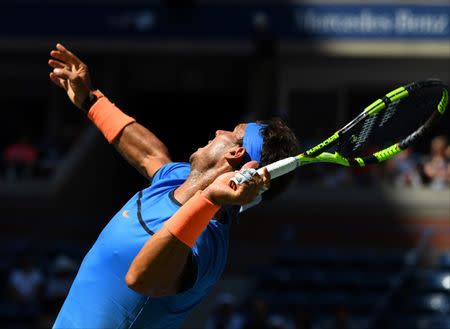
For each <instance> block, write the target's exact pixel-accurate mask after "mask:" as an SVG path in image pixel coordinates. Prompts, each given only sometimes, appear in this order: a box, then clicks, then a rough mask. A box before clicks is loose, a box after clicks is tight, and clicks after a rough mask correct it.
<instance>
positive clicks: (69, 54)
mask: <svg viewBox="0 0 450 329" xmlns="http://www.w3.org/2000/svg"><path fill="white" fill-rule="evenodd" d="M56 49H58V50H59V51H60V52H61V54H62V55H63V56H66V57H67V58H69V59H70V60H71V61H72V62H73V63H74V64H76V65H77V66H79V65H80V64H82V63H83V62H82V61H81V60H80V59H79V58H78V57H77V56H75V55H74V54H73V53H72V52H71V51H69V50H67V49H66V47H64V46H63V45H62V44H60V43H58V44H56Z"/></svg>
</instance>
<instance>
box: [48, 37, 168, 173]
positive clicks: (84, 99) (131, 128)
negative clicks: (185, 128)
mask: <svg viewBox="0 0 450 329" xmlns="http://www.w3.org/2000/svg"><path fill="white" fill-rule="evenodd" d="M50 55H51V56H52V59H50V60H49V61H48V63H49V65H50V66H51V67H52V68H53V71H52V72H51V73H50V79H51V80H52V81H53V83H54V84H56V85H57V86H58V87H61V88H63V89H64V90H65V91H66V92H67V96H68V97H69V99H70V101H71V102H72V103H73V104H74V105H75V106H76V107H78V108H79V109H81V110H83V111H84V112H86V113H87V114H88V116H89V118H90V119H91V120H92V121H93V122H94V123H95V124H96V125H97V127H98V128H99V129H100V130H101V131H102V133H103V134H104V135H105V137H106V138H107V139H108V142H110V143H111V144H112V145H114V146H115V148H116V149H117V151H118V152H119V153H120V154H121V155H122V156H123V157H124V158H125V159H126V160H127V161H128V162H129V163H130V164H131V165H132V166H133V167H135V168H136V169H137V170H138V171H139V172H140V173H141V174H143V175H144V176H146V177H147V178H151V177H152V176H153V175H154V174H155V172H156V171H157V170H158V169H159V168H160V167H161V166H163V165H164V164H166V163H168V162H170V161H171V160H170V156H169V153H168V151H167V148H166V146H165V145H164V144H163V143H162V142H161V141H160V140H159V139H158V138H157V137H156V136H155V135H154V134H153V133H152V132H151V131H149V130H148V129H146V128H145V127H143V126H142V125H140V124H139V123H137V122H136V121H135V120H134V119H133V118H130V117H128V116H126V115H125V114H124V113H123V112H121V111H120V110H119V109H118V108H117V107H115V106H114V104H112V103H111V102H109V100H108V99H107V98H106V97H104V96H103V94H101V93H100V92H98V91H94V90H93V88H92V84H91V80H90V76H89V70H88V67H87V65H86V64H85V63H83V62H82V61H81V60H80V59H79V58H78V57H77V56H75V55H74V54H73V53H72V52H70V51H69V50H67V49H66V48H65V47H64V46H63V45H61V44H57V45H56V49H54V50H52V51H51V52H50Z"/></svg>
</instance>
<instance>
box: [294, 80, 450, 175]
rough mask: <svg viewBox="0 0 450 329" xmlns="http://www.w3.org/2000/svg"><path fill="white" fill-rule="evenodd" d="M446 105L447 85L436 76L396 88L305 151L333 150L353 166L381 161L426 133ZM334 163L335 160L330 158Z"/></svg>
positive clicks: (437, 120)
mask: <svg viewBox="0 0 450 329" xmlns="http://www.w3.org/2000/svg"><path fill="white" fill-rule="evenodd" d="M447 106H448V87H447V86H446V85H445V84H444V83H443V82H442V81H440V80H438V79H429V80H424V81H419V82H413V83H410V84H408V85H406V86H402V87H400V88H397V89H395V90H393V91H391V92H390V93H388V94H386V95H385V96H384V97H382V98H380V99H377V100H376V101H375V102H373V103H372V104H370V105H369V106H367V107H366V108H365V109H364V111H363V112H362V113H360V114H359V115H358V116H357V117H356V118H355V119H353V120H352V121H351V122H350V123H348V124H347V125H346V126H344V127H343V128H342V129H340V130H339V131H337V132H336V133H335V134H333V135H332V136H331V137H329V138H328V139H326V140H324V141H323V142H322V143H320V144H318V145H317V146H315V147H313V148H311V149H310V150H307V151H306V152H304V153H303V154H304V155H307V156H309V157H314V156H318V155H320V154H321V153H322V152H323V151H325V150H326V151H328V152H333V151H334V152H336V154H338V155H339V156H340V157H342V158H344V159H346V160H348V163H349V164H350V165H352V166H365V165H366V164H372V163H379V162H383V161H385V160H387V159H389V158H391V157H393V156H395V155H396V154H398V153H400V152H401V151H402V150H404V149H406V148H408V147H409V146H411V145H413V144H416V143H417V142H418V141H420V140H422V139H423V138H424V137H425V136H427V135H428V134H429V133H430V132H431V131H433V130H434V128H435V127H436V126H437V125H438V123H439V121H441V118H442V116H443V115H444V113H445V112H446V109H447ZM333 162H335V161H333Z"/></svg>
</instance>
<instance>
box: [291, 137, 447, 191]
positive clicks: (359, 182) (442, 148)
mask: <svg viewBox="0 0 450 329" xmlns="http://www.w3.org/2000/svg"><path fill="white" fill-rule="evenodd" d="M305 168H306V169H303V170H302V171H301V172H300V173H299V175H300V182H303V183H313V184H320V185H321V186H325V187H338V186H369V187H370V186H378V185H387V186H394V187H402V188H422V187H423V188H430V189H433V190H442V189H447V188H449V187H450V144H449V141H448V138H447V137H446V136H443V135H439V136H435V137H434V138H432V139H431V141H430V146H429V150H428V152H425V153H423V152H418V151H416V150H415V149H414V148H413V147H410V148H408V149H407V150H405V151H403V152H401V153H400V154H399V155H397V156H396V157H394V158H392V159H389V160H387V161H386V162H384V163H382V164H381V165H372V166H367V167H362V168H350V169H349V168H346V167H341V166H336V165H328V164H315V165H311V166H309V167H305Z"/></svg>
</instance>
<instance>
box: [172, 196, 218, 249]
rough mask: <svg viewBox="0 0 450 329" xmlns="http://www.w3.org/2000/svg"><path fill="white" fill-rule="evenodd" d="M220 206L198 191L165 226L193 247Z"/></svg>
mask: <svg viewBox="0 0 450 329" xmlns="http://www.w3.org/2000/svg"><path fill="white" fill-rule="evenodd" d="M219 208H220V206H218V205H216V204H214V203H212V202H211V201H210V200H209V199H207V198H206V197H204V196H203V194H202V193H201V191H198V192H197V193H195V195H194V196H193V197H192V198H190V199H189V200H188V201H187V202H186V203H185V204H184V205H183V206H182V207H181V208H180V209H178V211H177V212H176V213H175V214H174V215H173V216H172V217H171V218H169V219H168V220H167V221H166V222H165V224H164V226H165V227H166V228H167V230H168V231H169V232H170V233H171V234H172V235H173V236H175V237H176V238H177V239H178V240H180V241H181V242H183V243H184V244H186V245H187V246H189V247H191V248H192V247H193V246H194V244H195V240H197V238H198V237H199V236H200V234H202V232H203V230H204V229H205V228H206V226H208V223H209V221H210V220H211V218H212V217H213V216H214V214H215V213H216V212H217V210H219Z"/></svg>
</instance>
